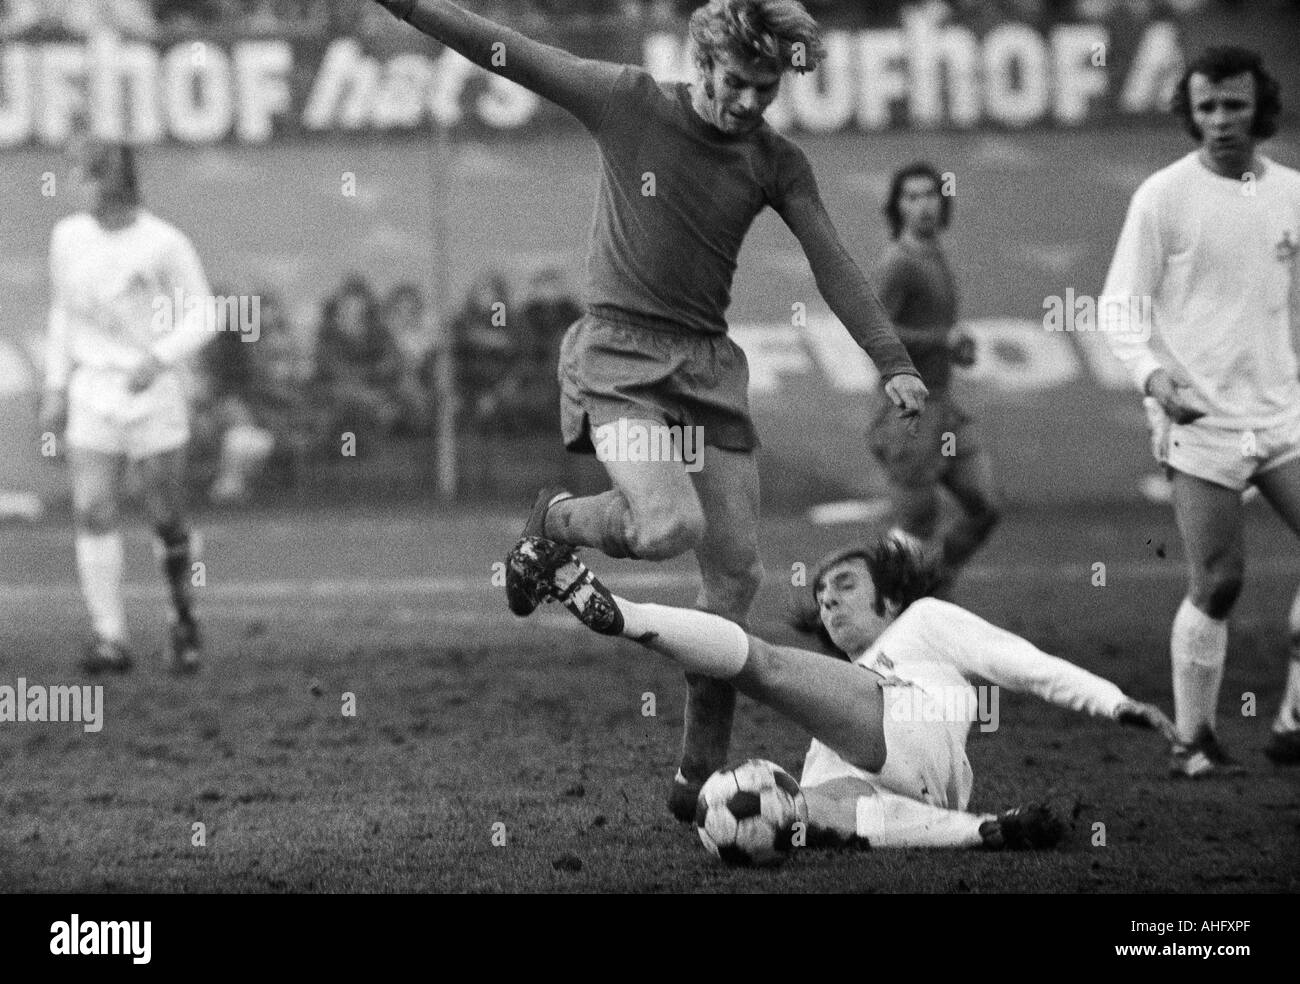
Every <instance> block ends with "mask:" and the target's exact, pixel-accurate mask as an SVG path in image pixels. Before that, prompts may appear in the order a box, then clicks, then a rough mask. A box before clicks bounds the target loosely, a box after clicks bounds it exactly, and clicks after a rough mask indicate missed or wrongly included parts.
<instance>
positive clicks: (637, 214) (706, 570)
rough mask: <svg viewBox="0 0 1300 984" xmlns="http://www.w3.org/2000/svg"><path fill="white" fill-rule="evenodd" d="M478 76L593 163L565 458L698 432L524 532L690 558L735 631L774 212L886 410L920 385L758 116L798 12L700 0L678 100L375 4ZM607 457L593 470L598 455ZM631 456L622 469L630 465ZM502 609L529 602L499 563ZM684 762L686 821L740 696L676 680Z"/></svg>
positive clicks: (543, 49) (679, 812)
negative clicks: (592, 213)
mask: <svg viewBox="0 0 1300 984" xmlns="http://www.w3.org/2000/svg"><path fill="white" fill-rule="evenodd" d="M379 2H380V3H382V4H383V6H385V7H387V8H388V9H389V10H391V11H392V12H393V13H394V14H395V15H396V16H398V17H399V18H401V19H402V20H405V21H408V22H409V23H411V24H413V25H414V26H415V27H417V28H418V29H420V30H421V31H423V32H424V33H425V34H428V35H430V36H432V37H434V38H436V39H437V40H439V41H441V42H443V43H444V44H446V45H448V46H449V47H450V48H452V49H454V50H456V51H458V52H460V53H461V54H463V55H464V56H466V57H467V58H469V59H470V60H471V61H473V62H474V63H476V64H478V65H480V66H482V67H483V68H485V69H487V70H489V71H491V72H495V73H497V74H499V75H502V76H504V77H505V78H507V79H510V80H511V81H513V82H517V83H519V84H520V85H523V86H526V87H527V88H529V89H531V90H533V91H534V92H536V93H538V94H539V95H541V96H544V97H545V98H547V99H550V100H551V101H553V102H555V103H556V104H558V105H559V106H560V107H562V108H563V109H565V110H567V111H568V112H570V113H572V114H573V115H574V116H575V117H577V119H578V120H579V121H580V122H581V123H582V124H583V125H584V126H585V127H586V128H587V129H588V130H589V131H590V132H591V133H592V135H593V136H594V137H595V138H596V141H597V143H598V145H599V147H600V151H601V159H602V171H601V184H600V191H599V195H598V203H597V210H596V219H595V223H594V226H593V233H592V239H591V244H590V253H589V262H588V270H589V274H590V276H589V282H588V284H587V291H586V297H585V302H586V304H585V307H586V315H585V316H584V317H583V318H582V319H581V320H579V321H578V322H576V323H575V324H574V325H573V326H572V327H571V328H570V329H569V333H568V335H567V336H566V338H565V340H564V347H563V351H562V355H561V362H560V377H561V383H562V387H563V395H562V416H563V424H562V428H561V430H562V432H563V437H564V442H565V444H566V446H567V447H568V448H569V449H570V450H573V451H586V452H590V451H592V450H594V448H593V435H598V432H599V430H600V429H601V428H603V427H614V426H616V425H617V424H619V423H620V422H625V423H626V425H627V427H628V429H629V432H631V431H635V432H639V433H642V434H653V433H656V432H662V431H663V430H664V429H665V428H666V427H668V426H682V427H698V428H701V431H702V434H703V442H704V445H705V446H706V447H707V450H706V452H705V454H704V465H703V468H702V470H700V471H697V472H695V473H693V474H692V473H690V472H688V471H687V470H686V467H685V464H684V462H683V461H682V460H680V458H679V460H666V461H632V460H617V459H618V457H620V456H618V455H615V456H613V459H612V460H602V464H604V466H605V469H606V471H607V472H608V474H609V477H610V481H611V483H612V486H613V487H612V488H611V489H610V490H609V491H607V492H605V493H602V494H601V495H596V496H589V497H585V498H574V497H572V496H570V495H569V494H568V493H565V492H563V491H562V490H559V489H555V488H547V489H543V490H542V492H541V493H540V494H539V496H538V499H537V503H536V505H535V506H534V508H533V512H532V515H531V516H530V517H529V520H528V523H527V525H526V527H525V533H533V534H536V535H545V536H548V537H551V538H553V539H556V540H559V541H562V542H564V543H568V544H572V545H574V546H587V547H595V548H598V549H600V550H602V551H604V552H605V553H606V554H608V555H609V556H611V557H637V558H641V559H645V560H663V559H666V558H669V557H674V556H677V555H678V554H681V553H683V552H685V551H687V550H692V549H693V550H695V553H696V557H697V559H698V562H699V566H700V572H701V576H702V582H703V583H702V586H701V590H700V595H699V601H698V604H699V607H700V608H702V609H705V610H707V611H711V612H716V613H718V614H720V615H723V616H725V617H726V618H729V619H732V620H733V621H735V622H737V623H739V624H741V625H744V624H745V623H746V620H747V619H748V616H749V608H750V605H751V603H752V601H753V598H754V595H755V593H756V592H757V590H758V587H759V585H760V584H761V582H762V563H761V561H760V559H759V554H758V514H759V491H758V469H757V465H756V462H755V457H754V450H755V448H756V447H757V445H758V438H757V435H756V433H755V431H754V425H753V422H752V420H751V419H750V414H749V398H748V391H747V390H748V375H749V374H748V368H747V365H746V362H745V356H744V353H743V352H742V351H741V349H740V347H739V346H738V345H736V343H735V342H733V341H732V340H731V339H730V338H728V337H727V322H726V317H725V315H726V309H727V306H728V304H729V302H730V299H731V298H730V295H731V282H732V277H733V274H734V272H735V268H736V260H737V257H738V255H739V252H740V247H741V244H742V242H743V241H744V238H745V235H746V233H747V232H748V231H749V228H750V226H751V225H752V223H753V221H754V219H755V218H756V217H757V215H758V213H759V212H760V211H762V209H764V208H765V207H766V206H768V205H771V206H772V207H773V208H774V209H775V210H776V211H777V212H778V213H779V214H780V215H781V217H782V219H784V221H785V222H786V224H787V225H788V226H789V227H790V229H791V230H792V231H793V232H794V234H795V236H796V237H797V238H798V240H799V242H800V244H801V245H802V247H803V249H804V252H805V254H806V255H807V257H808V260H809V263H810V264H811V267H812V271H813V275H814V277H815V278H816V282H817V286H818V289H819V290H820V291H821V293H822V295H823V296H824V297H825V298H826V300H827V302H828V303H829V305H830V307H831V309H832V310H833V311H834V312H835V314H836V315H838V316H839V318H840V320H841V321H842V322H843V323H844V324H845V326H846V327H847V328H848V330H849V332H850V333H851V334H852V335H853V337H854V339H855V340H856V341H857V342H858V343H859V344H860V345H861V346H862V348H863V349H865V350H866V352H867V353H868V355H870V356H871V358H872V359H873V361H874V362H875V364H876V367H877V368H878V369H879V371H880V376H881V378H882V379H883V380H884V381H885V382H884V388H885V391H886V393H888V395H889V397H890V400H891V401H892V402H893V404H894V405H895V406H896V407H898V408H899V409H900V410H901V411H902V412H904V413H907V414H915V413H917V412H919V411H920V410H921V408H922V406H923V404H924V399H925V387H924V385H923V384H922V383H921V380H920V379H919V377H917V376H916V375H915V372H916V370H915V368H914V367H913V366H912V363H911V360H910V359H909V358H908V357H907V352H906V350H905V349H904V348H903V346H902V345H901V344H900V343H899V341H898V337H897V336H896V335H895V334H894V332H893V330H892V328H891V326H890V324H889V319H888V316H887V315H886V314H885V312H884V310H883V309H882V308H881V307H880V302H879V301H878V300H877V299H876V297H875V295H874V294H873V293H872V291H871V288H870V285H869V284H868V282H867V279H866V277H865V276H863V274H862V273H861V272H860V271H859V270H858V268H857V266H856V265H855V264H854V263H853V261H852V259H851V258H850V257H849V255H848V252H847V251H846V250H845V248H844V246H843V245H842V243H841V241H840V238H839V235H838V233H837V232H836V230H835V228H834V226H833V225H832V224H831V221H830V218H829V216H828V215H827V213H826V210H825V208H824V206H823V205H822V202H821V196H820V193H819V192H818V189H817V183H816V180H815V179H814V177H813V174H812V169H811V167H810V166H809V164H808V160H807V158H806V157H805V156H804V154H803V152H802V151H801V150H799V148H798V147H796V146H795V145H794V144H793V143H791V142H790V141H789V140H788V139H786V138H785V137H782V136H780V135H778V134H777V133H776V132H775V131H773V130H772V129H771V127H769V126H768V125H767V124H766V123H765V121H764V119H763V113H764V112H765V111H766V110H767V108H768V107H769V106H770V105H771V103H772V101H773V100H774V99H775V98H776V96H777V93H778V91H779V89H780V85H781V80H782V78H783V77H784V74H785V72H786V71H789V70H791V69H794V70H798V71H811V70H812V69H814V68H815V67H816V66H817V63H818V61H819V59H820V57H821V54H822V46H821V41H820V37H819V33H818V29H817V24H816V22H815V21H814V20H813V19H812V17H811V16H809V14H808V12H807V11H806V10H805V9H804V8H803V6H802V5H801V4H799V3H796V2H794V0H712V2H710V3H709V4H708V5H707V6H705V7H702V8H700V9H699V10H697V11H696V12H695V14H694V15H693V17H692V19H691V26H690V33H691V38H692V40H693V42H694V44H695V51H696V62H695V80H694V82H693V83H690V84H687V83H679V84H671V85H670V84H662V85H661V84H660V83H658V82H656V81H655V79H654V77H653V76H652V75H651V74H650V73H649V72H647V71H645V70H644V69H642V68H638V67H635V66H631V65H617V64H612V63H608V62H602V61H593V60H588V59H583V58H578V57H576V56H574V55H571V54H568V53H567V52H564V51H561V50H559V49H557V48H553V47H549V46H547V45H544V44H540V43H538V42H536V41H533V40H530V39H528V38H525V37H523V36H521V35H520V34H518V33H516V32H514V31H511V30H509V29H507V28H505V27H502V26H500V25H497V24H494V23H493V22H491V21H489V20H486V19H484V18H482V17H479V16H477V15H474V14H471V13H469V12H468V11H465V10H463V9H461V8H460V7H458V6H456V5H455V4H453V3H450V2H447V0H379ZM606 457H608V456H604V455H602V458H606ZM626 457H629V458H630V457H631V456H630V455H628V456H626ZM506 588H507V595H508V598H509V602H510V607H511V610H512V611H514V612H515V613H516V614H517V615H526V614H528V612H530V611H532V609H533V608H534V607H535V606H536V605H537V603H538V601H539V600H540V599H537V598H533V597H531V596H530V595H529V594H528V592H527V591H526V590H525V589H524V588H523V586H522V584H521V582H520V580H519V578H518V577H517V576H516V575H515V574H514V573H513V572H512V571H510V569H509V566H508V565H507V582H506ZM688 679H689V680H690V695H689V697H688V701H687V709H686V729H685V735H684V737H683V751H682V760H681V765H680V768H679V771H678V773H677V776H676V778H675V781H674V784H673V786H672V790H671V794H670V800H669V805H670V808H671V809H672V811H673V813H674V815H676V816H677V817H678V818H679V819H682V820H689V819H690V818H691V817H693V816H694V810H695V799H696V795H697V793H698V791H699V787H700V785H701V783H703V781H704V780H705V779H706V778H707V777H708V776H709V775H710V774H711V773H712V772H713V771H714V770H715V769H717V768H718V767H719V766H721V765H722V763H723V762H724V760H725V759H726V756H727V750H728V747H729V743H730V736H731V725H732V717H733V714H734V709H735V699H736V698H735V692H734V691H733V690H732V689H731V688H730V687H729V686H726V685H725V684H719V683H716V682H714V681H712V680H709V679H705V678H701V677H689V678H688Z"/></svg>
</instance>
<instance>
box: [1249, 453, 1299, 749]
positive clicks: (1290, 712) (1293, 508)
mask: <svg viewBox="0 0 1300 984" xmlns="http://www.w3.org/2000/svg"><path fill="white" fill-rule="evenodd" d="M1255 484H1256V485H1257V486H1258V487H1259V491H1260V493H1261V494H1262V495H1263V496H1264V498H1265V499H1266V500H1267V501H1268V503H1269V505H1271V506H1272V507H1273V508H1274V509H1275V510H1277V514H1278V515H1279V516H1281V517H1282V519H1283V520H1284V521H1285V522H1286V524H1287V525H1288V526H1290V527H1291V530H1292V531H1293V532H1294V533H1295V534H1296V535H1297V536H1300V459H1295V460H1292V461H1288V462H1286V463H1284V464H1281V465H1278V466H1277V467H1276V468H1271V469H1269V470H1268V471H1266V472H1264V473H1262V474H1260V475H1257V476H1256V477H1255ZM1287 635H1288V643H1289V645H1288V649H1289V652H1290V659H1289V660H1288V661H1287V676H1286V684H1285V687H1284V689H1283V691H1282V703H1281V705H1280V706H1279V707H1278V711H1277V716H1276V717H1275V718H1274V719H1273V726H1272V735H1271V736H1270V738H1269V743H1268V745H1267V746H1266V747H1265V748H1264V754H1265V755H1267V756H1268V757H1269V759H1271V760H1272V761H1273V762H1275V763H1277V764H1278V765H1300V591H1297V592H1296V595H1295V597H1294V599H1293V600H1292V602H1291V611H1290V612H1289V613H1288V617H1287Z"/></svg>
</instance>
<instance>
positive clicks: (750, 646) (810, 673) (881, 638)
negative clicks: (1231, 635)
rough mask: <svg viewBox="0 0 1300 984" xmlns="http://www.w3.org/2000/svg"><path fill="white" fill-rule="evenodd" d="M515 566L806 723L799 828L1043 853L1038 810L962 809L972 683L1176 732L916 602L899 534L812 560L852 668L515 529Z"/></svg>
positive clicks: (833, 635)
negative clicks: (635, 594)
mask: <svg viewBox="0 0 1300 984" xmlns="http://www.w3.org/2000/svg"><path fill="white" fill-rule="evenodd" d="M511 559H512V562H514V563H516V564H517V565H518V566H519V567H520V568H521V569H524V570H526V571H527V572H528V576H529V577H530V578H533V579H535V580H536V582H537V583H538V584H539V585H540V588H541V591H542V593H544V595H545V596H546V597H547V598H548V599H550V600H558V601H561V602H562V603H563V604H564V605H565V607H567V608H568V609H569V610H570V611H571V612H573V614H575V615H577V616H578V618H580V619H581V620H582V622H583V623H584V624H585V625H587V626H588V627H589V628H591V629H594V630H595V631H597V632H601V633H603V634H605V635H621V636H623V637H625V638H628V639H632V640H634V641H636V642H639V643H641V644H642V645H644V646H646V647H648V648H649V649H652V650H654V651H655V652H657V653H661V654H663V655H665V656H668V657H669V658H671V659H673V660H675V661H677V662H678V663H680V664H681V665H682V667H683V668H684V669H686V670H688V671H690V672H694V673H699V674H703V675H705V676H709V677H714V678H717V679H722V680H727V681H729V682H730V683H731V684H732V685H733V686H734V687H735V688H736V689H737V690H739V691H740V692H741V693H743V694H745V695H747V696H749V697H752V698H753V699H754V700H756V701H759V702H760V703H763V704H766V705H767V706H768V707H771V708H772V709H773V710H775V711H778V712H780V713H781V714H784V715H785V716H786V717H788V718H790V719H791V720H792V721H794V722H796V723H797V724H799V725H800V726H802V727H803V728H805V729H806V730H807V731H808V732H809V733H810V734H811V735H812V736H813V741H812V745H811V746H810V747H809V749H808V754H807V757H806V758H805V759H804V767H803V774H802V776H801V777H800V780H799V784H800V786H802V788H803V791H804V796H805V797H806V798H807V800H808V813H809V825H810V827H812V828H816V829H818V830H820V831H831V832H833V833H834V834H837V835H839V836H840V837H841V838H843V839H853V838H862V839H865V840H866V841H867V843H868V844H870V845H871V846H873V847H981V846H986V847H1003V846H1011V847H1048V846H1051V845H1052V844H1054V843H1055V842H1056V841H1057V840H1058V839H1059V838H1060V836H1061V834H1062V833H1063V830H1064V828H1063V825H1062V823H1061V821H1060V820H1059V819H1057V818H1056V817H1054V816H1053V815H1052V814H1051V812H1050V811H1049V810H1048V809H1047V808H1046V807H1045V806H1042V805H1039V806H1036V807H1030V808H1026V809H1020V810H1012V811H1008V812H1007V813H1004V814H1000V815H995V814H974V813H968V812H966V810H967V806H968V804H969V802H970V795H971V790H972V788H973V786H974V773H973V772H972V770H971V765H970V761H969V759H968V758H967V757H966V738H967V735H968V733H969V731H970V725H971V723H972V720H973V719H974V717H973V716H972V715H970V714H969V709H970V708H972V707H975V706H976V704H977V698H976V693H975V691H974V689H973V682H974V681H975V680H981V681H984V682H985V683H986V684H991V685H993V686H994V687H1001V688H1005V689H1006V690H1010V691H1013V692H1019V693H1031V694H1035V695H1036V696H1038V697H1041V698H1042V699H1043V700H1046V701H1049V702H1051V703H1053V704H1055V705H1057V706H1059V707H1064V708H1067V709H1069V710H1073V711H1082V712H1084V713H1087V714H1091V715H1093V716H1095V717H1105V718H1109V719H1111V720H1114V721H1119V722H1120V723H1123V724H1131V725H1136V726H1138V727H1144V728H1153V729H1156V730H1158V731H1160V732H1161V733H1162V734H1164V735H1165V737H1166V738H1172V736H1173V725H1172V724H1171V723H1170V721H1169V719H1168V718H1167V717H1165V715H1164V714H1163V713H1162V712H1161V711H1160V710H1159V709H1158V708H1156V707H1153V706H1152V705H1150V704H1141V703H1138V702H1136V701H1133V700H1131V699H1130V698H1128V697H1127V696H1125V694H1124V692H1123V691H1121V690H1120V689H1119V687H1117V686H1115V684H1113V683H1111V682H1109V681H1108V680H1104V679H1102V678H1101V677H1098V676H1095V675H1094V674H1092V673H1089V672H1088V671H1086V670H1084V669H1081V668H1080V667H1078V666H1075V665H1073V664H1071V663H1069V662H1067V661H1065V660H1063V659H1058V658H1057V657H1055V656H1049V655H1048V654H1047V653H1044V652H1042V651H1041V650H1039V649H1037V648H1036V647H1034V646H1033V645H1031V644H1030V643H1028V642H1026V641H1025V640H1024V639H1022V638H1020V637H1019V636H1017V635H1015V634H1013V633H1011V632H1007V631H1006V630H1004V629H1000V628H998V627H996V626H994V625H991V624H990V623H988V622H986V621H984V620H983V619H982V618H980V617H978V616H977V615H974V614H972V613H970V612H968V611H966V610H965V609H963V608H959V607H957V606H956V605H952V604H949V603H948V602H945V601H940V600H938V599H936V598H930V597H927V595H929V594H930V592H931V591H932V590H933V588H934V586H935V583H936V581H937V576H936V575H937V571H936V570H935V567H934V564H933V561H932V560H930V559H928V558H927V557H926V556H925V554H924V553H923V551H922V550H921V548H920V547H919V546H918V545H916V544H914V543H911V542H909V541H908V540H907V539H905V538H901V537H893V536H890V537H882V538H881V539H880V540H878V541H877V542H875V543H873V544H871V545H869V546H865V547H852V548H849V549H845V550H841V551H838V552H837V553H834V554H831V555H830V556H829V557H827V558H826V559H825V560H823V561H822V562H821V564H820V565H819V567H818V571H817V575H816V577H815V578H814V580H813V597H814V599H815V602H816V605H817V609H818V628H819V629H820V630H821V632H822V633H823V637H824V639H826V640H827V641H829V642H830V643H831V644H832V645H833V646H834V647H835V648H836V649H838V650H839V651H840V652H841V653H842V654H844V655H845V656H846V657H847V658H848V659H849V660H851V662H844V661H842V660H839V659H835V658H834V657H831V656H826V655H823V654H818V653H814V652H810V651H808V650H803V649H796V648H791V647H786V646H776V645H772V644H770V643H767V642H764V641H763V640H762V639H759V638H757V637H755V636H752V635H749V634H748V633H747V632H745V631H744V630H743V629H742V628H740V626H738V625H736V624H734V623H733V622H730V621H727V620H725V619H722V618H719V617H718V616H716V615H712V614H709V613H707V612H699V611H691V610H688V609H682V608H670V607H667V606H664V605H654V604H641V603H636V602H630V601H627V600H625V599H623V598H619V597H617V596H615V595H612V594H611V593H610V592H609V591H608V589H606V588H605V586H604V585H602V584H601V583H600V582H599V581H598V580H596V578H595V576H594V575H593V574H592V573H591V571H590V570H588V569H587V567H586V566H585V565H584V564H583V563H582V562H581V561H579V560H578V559H577V558H576V556H575V555H574V553H573V552H572V550H570V549H569V548H568V547H566V546H564V545H562V544H557V543H554V542H552V541H548V540H544V539H540V538H536V537H525V538H524V539H523V540H521V541H520V543H519V544H518V545H517V546H516V547H515V550H514V552H513V553H512V554H511ZM986 703H987V702H986Z"/></svg>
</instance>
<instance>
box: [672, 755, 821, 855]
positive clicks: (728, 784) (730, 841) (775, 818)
mask: <svg viewBox="0 0 1300 984" xmlns="http://www.w3.org/2000/svg"><path fill="white" fill-rule="evenodd" d="M695 823H696V826H697V829H698V830H699V832H700V840H701V841H703V842H704V846H705V847H707V848H708V849H709V851H710V852H711V853H712V854H715V855H717V856H718V857H719V858H721V859H722V860H723V861H725V862H726V863H727V864H733V865H772V864H779V863H781V862H782V861H784V860H785V859H786V858H788V857H789V856H790V851H791V850H792V848H793V846H794V841H795V837H796V834H797V832H798V831H799V830H800V829H805V830H806V829H807V824H808V804H807V802H806V801H805V800H804V796H803V791H802V790H801V789H800V788H799V784H798V783H797V782H795V780H794V777H793V776H791V775H790V773H788V772H786V771H785V770H784V769H783V768H781V767H780V766H779V765H777V764H776V763H775V762H768V761H765V760H764V759H750V760H749V761H747V762H742V763H741V764H740V765H737V766H735V767H733V768H729V769H722V770H720V771H718V772H715V773H713V775H711V776H710V777H709V780H708V782H706V783H705V784H704V786H703V788H701V789H700V798H699V801H698V803H697V804H696V807H695ZM799 824H802V825H803V826H802V828H799V827H798V826H797V825H799Z"/></svg>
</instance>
